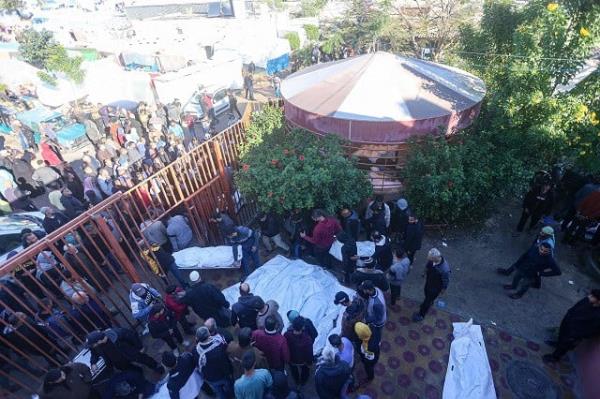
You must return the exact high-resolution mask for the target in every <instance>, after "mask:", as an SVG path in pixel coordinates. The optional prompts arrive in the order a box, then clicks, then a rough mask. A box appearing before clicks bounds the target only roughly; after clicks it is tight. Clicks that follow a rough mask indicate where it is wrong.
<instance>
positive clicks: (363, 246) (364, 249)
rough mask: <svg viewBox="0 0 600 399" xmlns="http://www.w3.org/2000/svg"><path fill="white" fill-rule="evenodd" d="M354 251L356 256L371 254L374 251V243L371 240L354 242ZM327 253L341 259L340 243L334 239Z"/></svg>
mask: <svg viewBox="0 0 600 399" xmlns="http://www.w3.org/2000/svg"><path fill="white" fill-rule="evenodd" d="M356 251H357V252H358V256H373V254H374V253H375V243H374V242H373V241H358V242H357V243H356ZM329 254H330V255H331V256H333V257H334V258H336V259H337V260H339V261H340V262H341V261H342V243H341V242H339V241H338V240H335V241H334V242H333V244H332V245H331V248H330V249H329Z"/></svg>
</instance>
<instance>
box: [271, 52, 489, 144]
mask: <svg viewBox="0 0 600 399" xmlns="http://www.w3.org/2000/svg"><path fill="white" fill-rule="evenodd" d="M281 93H282V96H283V98H284V99H285V105H286V116H287V117H288V119H290V120H291V121H292V122H295V123H297V124H298V125H301V126H303V127H306V128H309V129H310V130H313V131H316V132H318V133H338V134H341V135H344V136H347V137H348V138H351V139H352V137H351V136H352V135H353V134H351V132H349V131H347V132H342V131H336V129H334V128H333V127H332V124H334V125H337V126H338V129H337V130H339V129H341V128H343V129H352V127H351V126H347V125H348V124H351V123H355V122H358V124H359V125H360V126H361V129H363V130H364V126H366V125H365V123H369V122H371V123H377V124H379V126H378V129H379V130H381V129H383V128H384V126H386V129H387V130H389V132H388V133H386V138H383V139H381V140H380V139H377V140H374V141H375V142H382V141H383V142H390V141H399V140H402V139H404V138H406V137H404V136H406V135H410V133H425V132H426V131H429V133H431V132H434V131H435V130H436V129H437V128H438V125H444V127H448V123H443V121H444V118H446V120H447V122H449V121H450V119H452V118H451V117H452V116H455V119H456V116H458V117H459V119H460V117H462V115H461V114H462V113H464V112H468V111H470V110H472V109H474V108H477V110H478V106H479V103H480V102H481V100H482V99H483V96H484V95H485V85H484V83H483V81H482V80H481V79H479V78H477V77H475V76H473V75H471V74H469V73H467V72H464V71H461V70H459V69H456V68H452V67H448V66H445V65H440V64H435V63H432V62H428V61H423V60H418V59H414V58H408V57H402V56H397V55H394V54H390V53H385V52H377V53H371V54H364V55H360V56H357V57H353V58H349V59H345V60H341V61H336V62H329V63H323V64H318V65H315V66H313V67H310V68H306V69H304V70H302V71H300V72H297V73H294V74H292V75H290V76H289V77H288V78H287V79H285V80H284V81H283V82H282V85H281ZM288 110H289V111H290V112H289V115H288ZM469 115H470V116H473V117H474V115H471V113H469ZM319 119H323V121H326V122H327V123H326V124H325V125H324V126H317V125H319ZM463 122H464V121H463ZM307 124H308V125H311V126H307ZM463 124H464V123H463ZM357 126H358V125H356V124H355V126H354V127H355V128H356V127H357ZM324 127H327V128H328V130H323V128H324ZM463 127H464V126H463ZM331 129H333V131H332V130H331ZM352 130H355V129H352ZM411 130H412V131H411ZM394 132H395V133H396V135H395V137H392V136H394ZM354 133H360V132H354ZM390 134H391V136H390ZM400 136H403V137H400ZM358 141H370V140H366V138H364V137H363V138H362V139H360V140H358Z"/></svg>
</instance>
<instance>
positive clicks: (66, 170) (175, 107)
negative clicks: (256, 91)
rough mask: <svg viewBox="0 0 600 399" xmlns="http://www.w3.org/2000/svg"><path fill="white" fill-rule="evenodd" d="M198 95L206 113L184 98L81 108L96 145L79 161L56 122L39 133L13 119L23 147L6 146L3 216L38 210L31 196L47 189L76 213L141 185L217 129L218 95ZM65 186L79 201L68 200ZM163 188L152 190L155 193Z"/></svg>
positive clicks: (0, 173) (0, 152) (2, 152)
mask: <svg viewBox="0 0 600 399" xmlns="http://www.w3.org/2000/svg"><path fill="white" fill-rule="evenodd" d="M199 96H200V97H201V98H200V106H201V107H202V109H203V114H204V115H197V114H194V113H184V112H183V109H182V104H181V102H180V101H179V100H177V99H175V100H174V101H173V102H172V103H169V104H167V105H163V104H160V103H159V104H157V105H155V106H151V105H148V104H146V103H144V102H141V103H139V104H138V105H137V107H136V108H135V109H125V108H122V107H112V106H103V105H102V104H98V105H97V106H91V105H90V106H89V107H87V108H86V111H87V112H85V113H83V112H79V113H74V115H73V118H74V119H76V120H77V121H78V122H79V123H81V124H82V125H83V126H84V127H85V132H86V135H87V138H88V140H89V142H91V143H92V144H93V146H92V147H91V148H90V149H89V150H87V151H85V152H84V155H83V156H82V157H81V159H80V160H79V161H78V162H72V163H68V162H65V157H64V156H63V149H62V147H61V145H60V144H59V143H58V140H57V137H56V132H55V131H54V128H53V126H52V125H51V124H46V123H42V124H41V126H40V132H39V133H34V132H32V131H31V130H30V129H29V128H28V127H27V126H25V125H23V124H22V123H20V122H19V121H18V120H16V119H13V120H11V121H10V126H11V128H12V130H13V134H15V135H16V136H18V138H19V142H20V147H19V146H12V147H10V146H6V145H5V143H4V140H2V142H1V143H0V144H1V145H0V200H3V202H4V203H5V204H6V203H8V204H9V207H7V206H4V207H3V208H2V213H5V214H6V213H10V212H12V211H35V210H37V208H36V206H35V204H34V202H33V201H32V200H31V199H32V198H35V197H37V196H40V195H44V194H47V195H48V196H49V199H50V203H51V204H52V205H54V206H55V207H56V208H57V209H58V210H60V211H65V209H67V210H68V211H67V212H71V213H73V214H74V215H76V214H78V213H81V210H82V209H86V207H87V206H88V205H94V204H97V203H98V202H100V201H101V200H102V199H104V198H107V197H108V196H110V195H112V194H113V193H114V192H116V191H118V190H127V189H129V188H131V187H133V186H135V185H136V184H138V183H139V182H141V181H143V180H145V179H146V178H148V177H149V176H151V175H153V174H154V173H155V172H157V171H158V170H160V169H162V168H164V167H165V166H166V165H168V164H170V163H171V162H173V161H174V160H175V159H177V158H178V157H179V156H181V155H182V154H183V153H184V152H185V151H187V150H189V149H190V148H193V147H195V146H197V145H198V144H200V143H201V142H203V141H204V140H206V139H207V138H209V137H210V136H211V134H213V133H215V128H216V126H217V124H218V123H219V116H218V115H216V113H215V109H214V106H213V101H212V97H211V96H210V94H208V93H207V92H206V91H205V92H202V93H201V94H199ZM228 100H229V109H228V110H227V112H226V115H227V118H228V119H229V120H230V121H232V120H235V119H236V118H241V116H242V114H241V112H240V110H239V108H238V105H237V98H236V96H235V95H234V93H233V92H231V91H229V92H228ZM201 116H202V118H200V117H201ZM65 189H69V191H71V193H72V194H73V197H74V199H76V201H70V200H67V201H64V202H66V204H65V203H63V200H62V196H63V194H64V190H65ZM158 190H159V189H158V188H157V187H150V188H149V195H153V194H154V195H156V194H157V191H158ZM72 206H73V207H74V209H72Z"/></svg>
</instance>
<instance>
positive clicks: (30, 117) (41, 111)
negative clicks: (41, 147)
mask: <svg viewBox="0 0 600 399" xmlns="http://www.w3.org/2000/svg"><path fill="white" fill-rule="evenodd" d="M16 117H17V119H18V120H19V121H20V122H21V123H22V124H24V125H25V126H27V127H28V128H30V129H31V130H32V131H33V134H34V135H35V137H36V141H38V139H39V138H40V135H41V133H40V124H41V123H49V124H50V125H51V126H52V129H53V130H54V132H55V133H56V140H57V141H58V144H60V145H61V146H63V147H65V148H68V149H76V148H81V147H83V146H85V145H87V144H88V143H89V141H88V138H87V136H86V134H85V127H84V126H83V125H82V124H81V123H76V122H74V121H72V120H70V119H69V118H67V117H66V116H64V115H63V114H61V113H60V112H57V111H52V110H50V109H48V108H45V107H37V108H34V109H32V110H29V111H25V112H20V113H18V114H17V115H16Z"/></svg>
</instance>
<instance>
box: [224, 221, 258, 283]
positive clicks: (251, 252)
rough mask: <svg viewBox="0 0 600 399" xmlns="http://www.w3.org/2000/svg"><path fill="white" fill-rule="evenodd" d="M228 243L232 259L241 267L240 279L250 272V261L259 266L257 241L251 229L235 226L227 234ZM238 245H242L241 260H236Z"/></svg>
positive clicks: (256, 266)
mask: <svg viewBox="0 0 600 399" xmlns="http://www.w3.org/2000/svg"><path fill="white" fill-rule="evenodd" d="M227 237H228V239H229V245H231V247H232V249H233V260H234V262H235V263H236V264H238V265H240V264H241V267H242V280H244V279H245V278H246V277H248V275H249V274H250V261H251V260H252V262H253V263H254V268H255V269H257V268H259V267H260V257H259V256H258V242H257V241H256V235H255V234H254V231H253V230H252V229H249V228H248V227H246V226H236V227H235V228H234V229H233V230H230V231H229V232H228V234H227ZM238 245H239V246H241V247H242V260H241V261H238V260H237V259H238Z"/></svg>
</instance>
